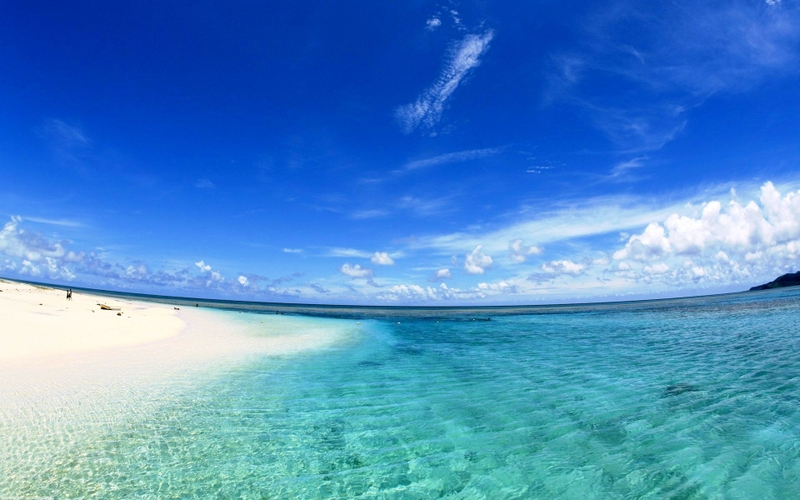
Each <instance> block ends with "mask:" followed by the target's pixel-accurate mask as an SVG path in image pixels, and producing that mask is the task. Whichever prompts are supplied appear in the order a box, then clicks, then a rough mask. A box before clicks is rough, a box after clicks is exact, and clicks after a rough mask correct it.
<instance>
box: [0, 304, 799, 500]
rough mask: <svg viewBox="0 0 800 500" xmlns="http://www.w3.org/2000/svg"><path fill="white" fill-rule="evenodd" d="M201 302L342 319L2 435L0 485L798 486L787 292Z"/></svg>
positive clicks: (226, 488)
mask: <svg viewBox="0 0 800 500" xmlns="http://www.w3.org/2000/svg"><path fill="white" fill-rule="evenodd" d="M161 300H169V299H164V298H162V299H161ZM189 302H191V301H188V300H187V301H184V302H181V303H182V304H184V305H186V304H188V303H189ZM192 305H193V304H192ZM202 306H206V307H208V306H214V307H218V308H220V312H219V314H222V315H228V316H229V320H230V321H231V322H236V321H242V318H243V317H248V318H251V319H252V316H251V315H259V317H260V318H263V320H264V321H265V323H264V324H265V325H266V326H270V325H272V326H273V327H274V326H275V325H279V324H280V323H279V322H280V321H283V320H286V318H289V317H290V316H292V315H298V314H300V315H303V316H304V318H303V321H306V322H308V324H314V325H316V327H331V328H333V327H334V326H336V325H339V326H342V325H346V326H347V328H348V330H347V331H348V332H350V333H349V334H348V335H346V336H345V337H344V340H343V341H341V342H337V343H335V344H334V345H332V346H328V347H326V348H324V349H320V350H312V351H306V352H303V353H300V354H295V355H288V356H287V355H283V356H262V357H259V358H257V359H252V358H248V359H247V360H246V361H242V363H240V364H234V365H227V366H226V367H225V368H224V370H220V371H218V372H215V373H213V374H209V375H208V376H207V377H204V376H193V377H191V378H185V379H180V378H179V379H176V380H174V381H173V382H172V384H173V385H174V387H168V388H166V389H165V391H166V392H164V391H161V392H159V396H158V402H157V404H156V403H152V404H151V406H150V407H149V408H148V411H132V412H130V414H129V415H128V416H127V417H125V416H113V418H112V416H110V415H107V414H103V412H102V411H100V412H98V411H93V412H92V413H91V414H90V415H89V416H86V417H83V418H82V419H80V420H79V421H75V422H71V425H67V426H63V425H61V426H59V427H58V428H54V429H52V431H51V432H46V433H42V432H39V433H38V434H37V433H31V434H29V435H28V436H25V435H23V436H17V437H16V438H15V439H14V440H9V439H5V440H3V441H2V442H3V443H9V442H11V443H15V444H14V445H13V449H4V450H0V454H2V455H0V498H20V497H21V498H34V497H47V498H142V499H150V498H152V499H156V498H158V499H161V498H243V499H250V498H253V499H266V498H270V499H272V498H275V499H283V498H286V499H292V498H298V499H317V498H320V499H328V498H391V499H428V498H459V499H481V498H486V499H512V498H514V499H529V498H534V499H535V498H542V499H545V498H557V499H581V500H586V499H616V498H619V499H638V498H643V499H644V498H648V499H650V498H651V499H796V498H800V326H799V325H800V288H793V289H782V290H773V291H765V292H751V293H742V294H733V295H724V296H713V297H700V298H689V299H676V300H659V301H644V302H629V303H618V304H597V305H575V306H554V307H529V308H520V307H516V308H471V309H458V308H456V309H446V308H442V309H414V308H400V309H390V308H336V307H329V308H325V307H301V306H278V305H275V304H270V305H258V304H253V303H234V302H215V303H208V302H204V303H203V304H202ZM240 311H244V312H240ZM276 311H277V312H279V313H283V314H275V313H276ZM276 322H277V323H276ZM266 326H265V328H266ZM298 333H301V332H298ZM164 394H167V396H168V397H164ZM153 397H154V398H155V397H156V396H153ZM2 404H3V403H2V402H0V405H2ZM137 404H138V405H145V406H147V405H148V404H149V403H148V402H147V401H139V402H137ZM114 408H116V407H114ZM108 411H109V412H113V411H117V412H118V411H119V409H118V408H117V409H113V408H111V407H109V410H108ZM23 427H24V426H19V425H16V424H12V423H9V422H0V434H5V435H6V436H8V435H9V434H13V433H15V432H16V433H21V432H28V433H30V432H31V431H30V429H28V430H22V429H23ZM43 436H46V438H45V437H43Z"/></svg>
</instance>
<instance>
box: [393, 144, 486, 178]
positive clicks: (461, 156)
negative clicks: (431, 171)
mask: <svg viewBox="0 0 800 500" xmlns="http://www.w3.org/2000/svg"><path fill="white" fill-rule="evenodd" d="M501 151H502V148H484V149H468V150H465V151H456V152H453V153H445V154H442V155H439V156H434V157H432V158H425V159H422V160H414V161H410V162H408V163H406V164H405V165H404V166H403V168H402V169H401V170H397V171H395V172H396V173H401V172H407V171H410V170H418V169H421V168H427V167H433V166H436V165H443V164H446V163H456V162H462V161H469V160H477V159H480V158H486V157H488V156H494V155H496V154H498V153H500V152H501Z"/></svg>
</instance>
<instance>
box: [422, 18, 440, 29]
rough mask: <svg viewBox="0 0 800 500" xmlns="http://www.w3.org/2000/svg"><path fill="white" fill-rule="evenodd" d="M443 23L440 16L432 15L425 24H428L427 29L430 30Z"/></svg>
mask: <svg viewBox="0 0 800 500" xmlns="http://www.w3.org/2000/svg"><path fill="white" fill-rule="evenodd" d="M441 25H442V20H441V19H439V18H438V17H432V18H430V19H428V20H427V21H425V26H427V29H429V30H430V31H433V30H435V29H436V28H438V27H439V26H441Z"/></svg>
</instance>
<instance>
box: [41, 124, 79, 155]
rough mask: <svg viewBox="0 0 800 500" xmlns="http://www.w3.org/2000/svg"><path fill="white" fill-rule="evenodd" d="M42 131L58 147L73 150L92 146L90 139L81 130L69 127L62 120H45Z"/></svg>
mask: <svg viewBox="0 0 800 500" xmlns="http://www.w3.org/2000/svg"><path fill="white" fill-rule="evenodd" d="M42 130H43V131H44V133H45V134H46V135H47V136H48V137H49V138H50V139H52V140H53V141H54V142H55V143H56V145H57V146H58V147H63V148H72V147H78V146H88V145H89V144H90V141H89V138H88V137H87V136H86V134H84V133H83V131H82V130H81V129H79V128H78V127H75V126H72V125H68V124H66V123H64V122H63V121H61V120H56V119H48V120H45V123H44V127H43V128H42Z"/></svg>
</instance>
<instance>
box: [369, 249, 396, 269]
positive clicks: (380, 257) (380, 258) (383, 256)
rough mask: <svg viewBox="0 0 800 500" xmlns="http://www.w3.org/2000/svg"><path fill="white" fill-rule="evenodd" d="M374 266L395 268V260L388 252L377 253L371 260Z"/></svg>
mask: <svg viewBox="0 0 800 500" xmlns="http://www.w3.org/2000/svg"><path fill="white" fill-rule="evenodd" d="M370 260H371V261H372V263H373V264H378V265H379V266H393V265H394V259H392V258H391V257H390V256H389V254H388V253H386V252H375V254H374V255H373V256H372V258H371V259H370Z"/></svg>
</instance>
